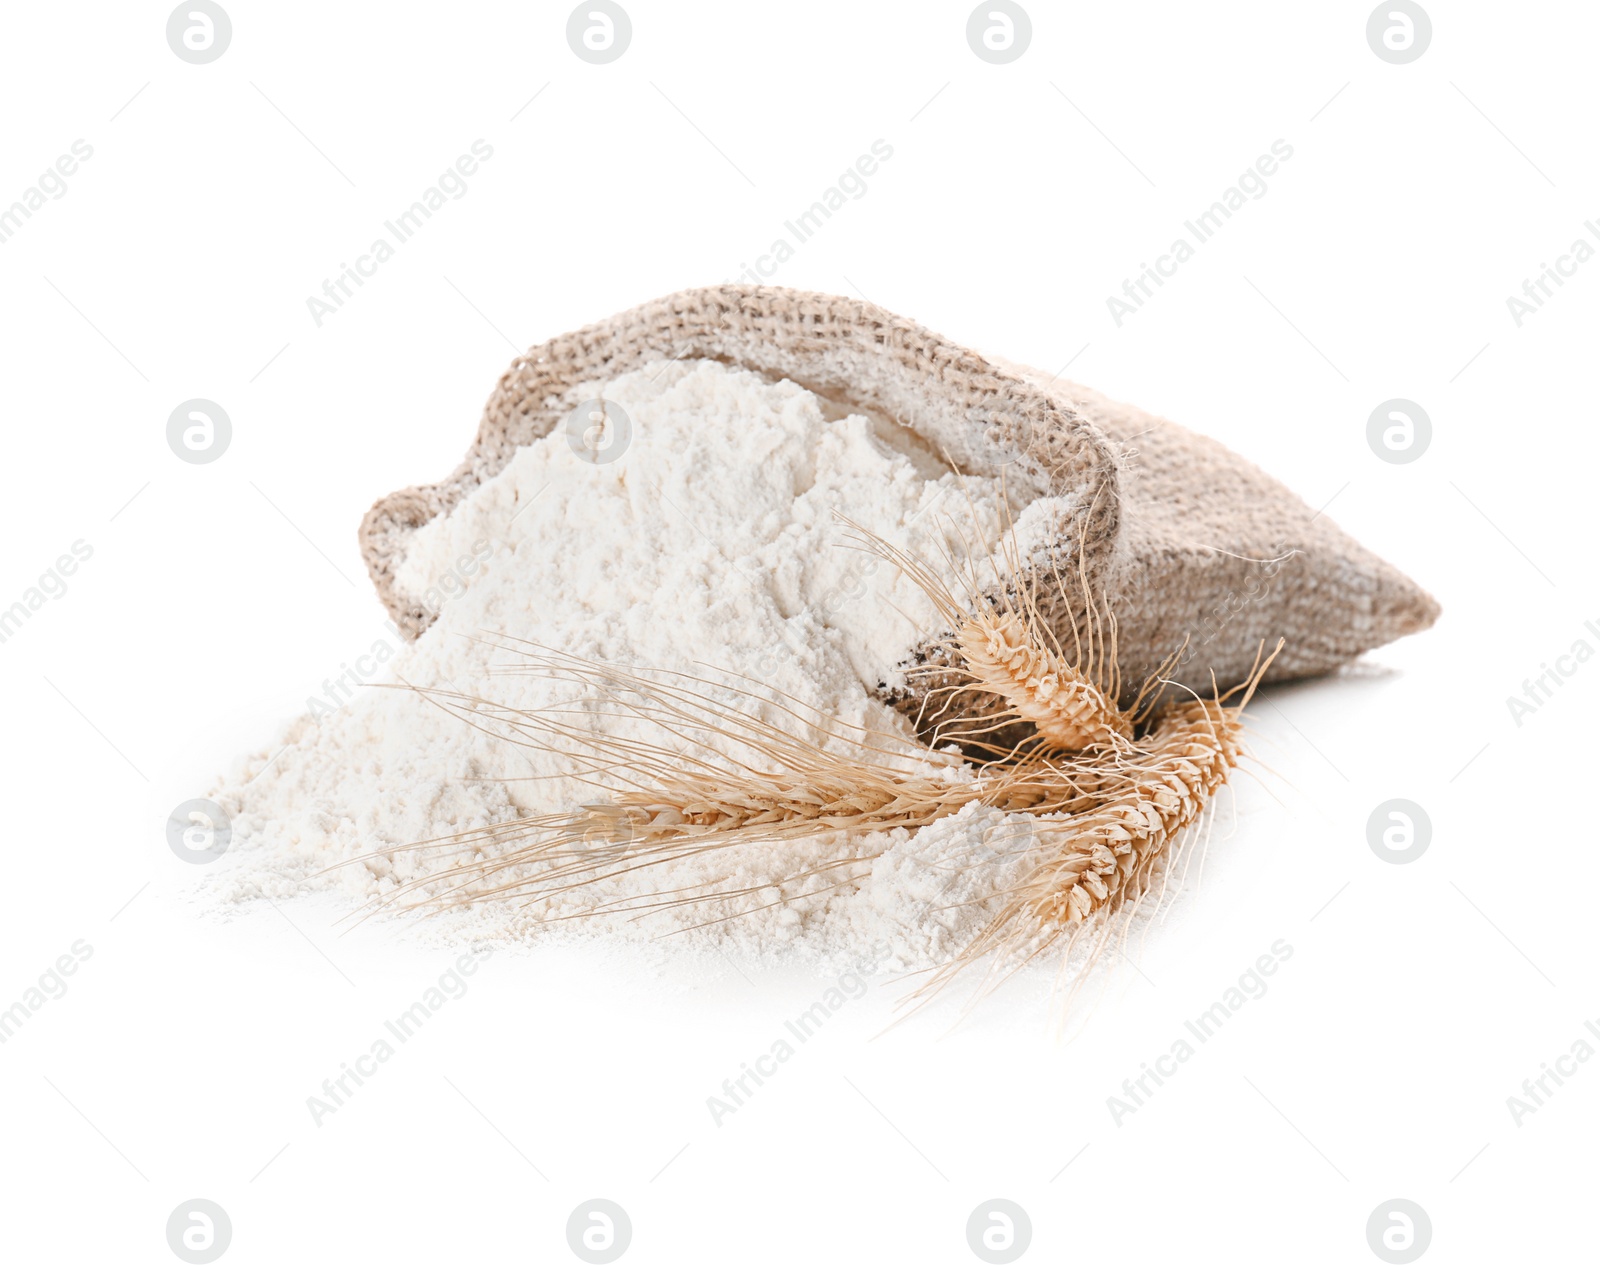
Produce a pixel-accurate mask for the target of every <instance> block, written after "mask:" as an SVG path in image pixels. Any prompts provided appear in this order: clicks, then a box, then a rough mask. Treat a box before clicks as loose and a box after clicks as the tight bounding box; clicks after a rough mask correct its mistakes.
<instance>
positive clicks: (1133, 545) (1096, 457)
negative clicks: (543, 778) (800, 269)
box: [361, 285, 1438, 708]
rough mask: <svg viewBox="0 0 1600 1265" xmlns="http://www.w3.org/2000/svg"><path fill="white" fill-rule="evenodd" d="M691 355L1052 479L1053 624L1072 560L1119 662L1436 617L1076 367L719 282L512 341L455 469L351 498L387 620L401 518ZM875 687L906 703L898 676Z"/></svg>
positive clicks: (1195, 676) (1280, 497)
mask: <svg viewBox="0 0 1600 1265" xmlns="http://www.w3.org/2000/svg"><path fill="white" fill-rule="evenodd" d="M693 358H704V359H709V360H717V361H721V362H724V363H727V364H731V365H736V366H739V367H741V368H747V369H752V370H755V371H757V372H760V373H762V374H765V375H768V376H771V377H786V378H790V379H792V380H793V381H795V382H797V383H799V384H800V385H801V386H804V387H806V388H808V389H810V390H812V391H815V392H817V393H819V394H821V395H824V396H827V397H828V398H830V399H832V400H835V401H837V402H840V403H843V404H846V405H851V406H856V407H863V408H869V409H872V410H875V411H877V412H879V413H881V414H883V415H885V416H887V417H889V418H891V419H893V420H894V421H896V422H898V423H900V424H902V425H905V426H908V427H910V428H911V429H912V430H913V431H915V432H916V433H917V434H919V435H920V436H921V437H922V438H923V439H925V440H926V441H927V442H928V443H929V444H930V445H931V446H932V447H933V448H934V449H935V450H937V451H940V452H943V453H945V454H947V455H948V457H949V458H950V459H951V460H953V461H954V462H955V463H956V464H957V465H958V466H959V467H960V468H961V469H962V470H963V471H965V472H967V473H970V474H980V475H991V476H993V475H1000V474H1004V475H1005V477H1006V479H1007V482H1008V486H1009V487H1012V488H1016V489H1018V490H1019V491H1020V492H1022V493H1023V494H1024V495H1027V494H1031V493H1049V494H1051V495H1054V496H1059V497H1062V498H1064V504H1065V506H1066V511H1067V512H1066V515H1065V516H1064V518H1063V521H1062V528H1061V533H1060V539H1059V540H1058V541H1057V542H1056V545H1055V553H1056V561H1057V562H1058V563H1059V569H1060V570H1061V571H1062V572H1063V573H1065V574H1067V575H1069V576H1071V577H1073V583H1071V584H1069V585H1067V586H1065V588H1064V589H1062V588H1058V587H1057V586H1055V585H1053V583H1051V581H1049V580H1046V581H1045V582H1044V583H1043V584H1042V585H1041V586H1040V587H1041V596H1042V597H1043V599H1044V602H1043V605H1044V606H1045V609H1046V611H1047V613H1048V614H1049V616H1050V618H1051V619H1052V621H1053V622H1054V623H1055V624H1056V626H1057V628H1058V629H1059V630H1060V634H1061V636H1062V637H1063V639H1064V641H1065V643H1066V644H1068V645H1070V644H1072V627H1073V626H1074V624H1076V625H1077V626H1079V627H1080V628H1081V627H1083V626H1084V624H1085V607H1086V605H1087V603H1086V601H1085V598H1084V595H1083V593H1082V591H1081V586H1080V585H1079V584H1078V582H1077V576H1078V575H1079V574H1080V567H1081V574H1083V575H1085V576H1086V577H1087V580H1088V587H1089V599H1090V600H1092V601H1093V602H1095V603H1096V604H1097V605H1103V606H1104V607H1109V609H1111V610H1112V611H1114V612H1115V615H1116V621H1117V647H1118V656H1117V657H1118V662H1119V664H1120V666H1121V670H1122V673H1123V678H1124V681H1125V682H1138V681H1142V680H1143V679H1144V677H1145V676H1146V675H1147V674H1149V673H1150V672H1152V671H1154V670H1155V669H1156V668H1157V667H1158V666H1159V665H1160V664H1161V663H1162V662H1163V661H1164V660H1166V659H1167V658H1168V657H1169V656H1170V655H1173V654H1180V663H1179V666H1178V667H1177V669H1176V671H1174V672H1173V673H1172V676H1173V678H1174V679H1175V680H1177V681H1179V682H1181V683H1182V684H1185V685H1188V686H1190V687H1192V688H1196V689H1209V688H1210V685H1211V682H1212V680H1213V674H1215V679H1216V680H1217V681H1219V682H1221V683H1222V684H1224V685H1227V684H1231V683H1233V682H1236V681H1238V680H1241V679H1243V677H1244V676H1245V675H1246V673H1247V672H1248V671H1249V669H1250V666H1251V664H1252V663H1253V662H1254V661H1255V658H1256V655H1257V653H1258V652H1259V650H1260V647H1261V645H1262V643H1263V642H1265V643H1267V644H1268V645H1269V646H1270V645H1271V644H1273V643H1275V642H1276V641H1277V639H1278V638H1279V637H1282V638H1284V640H1285V642H1286V645H1285V647H1284V650H1283V653H1282V654H1280V655H1279V656H1278V658H1277V659H1276V660H1275V661H1274V663H1273V665H1272V669H1271V672H1270V673H1269V675H1268V679H1269V680H1285V679H1292V678H1297V677H1304V676H1310V675H1314V674H1318V673H1322V672H1326V671H1328V670H1330V669H1332V668H1336V667H1338V666H1340V665H1341V664H1344V663H1347V662H1349V661H1350V660H1351V659H1353V658H1355V657H1356V656H1357V655H1359V654H1361V653H1363V652H1364V651H1366V650H1370V649H1372V648H1373V647H1375V646H1380V645H1383V644H1384V643H1386V642H1389V641H1392V640H1394V639H1395V638H1396V637H1400V636H1403V635H1405V634H1407V633H1412V632H1417V631H1419V630H1420V629H1423V628H1426V627H1427V626H1428V625H1430V624H1431V623H1432V622H1433V621H1434V619H1435V618H1436V617H1437V615H1438V605H1437V604H1436V603H1435V602H1434V601H1433V599H1432V598H1431V597H1429V596H1428V595H1427V593H1425V592H1424V591H1423V590H1422V589H1420V588H1419V587H1418V586H1417V585H1415V584H1414V583H1413V582H1412V581H1410V580H1409V579H1407V578H1406V577H1405V576H1404V575H1402V574H1401V573H1400V572H1399V571H1397V570H1395V569H1394V568H1393V567H1391V566H1389V564H1388V563H1386V562H1384V561H1383V560H1382V559H1380V558H1378V557H1377V556H1375V555H1374V554H1372V553H1370V552H1368V551H1367V550H1366V549H1364V548H1362V547H1361V546H1360V545H1358V544H1357V543H1356V542H1355V541H1353V540H1352V539H1350V537H1348V536H1347V535H1345V534H1344V533H1343V532H1342V531H1340V530H1339V529H1338V528H1337V527H1336V526H1335V525H1334V524H1333V523H1332V521H1330V520H1329V518H1328V517H1327V516H1326V515H1324V514H1319V513H1315V512H1313V511H1312V510H1311V509H1310V508H1309V507H1307V506H1306V504H1305V503H1304V502H1303V501H1301V500H1300V499H1299V498H1298V497H1297V496H1295V495H1294V494H1293V493H1292V492H1290V491H1289V490H1288V489H1287V488H1285V487H1284V486H1283V485H1282V484H1281V483H1279V482H1278V481H1277V480H1275V479H1273V478H1271V477H1270V476H1269V475H1267V474H1265V473H1263V472H1262V471H1261V470H1259V469H1258V468H1257V467H1255V466H1254V465H1252V464H1251V463H1250V462H1248V461H1246V460H1244V459H1243V458H1242V457H1240V456H1238V455H1237V454H1235V453H1233V452H1231V451H1229V450H1228V449H1227V448H1225V447H1224V446H1222V445H1221V444H1218V443H1216V442H1214V441H1212V440H1209V439H1206V438H1204V437H1202V436H1199V435H1195V434H1193V433H1192V432H1190V431H1187V430H1185V429H1184V428H1182V427H1181V426H1178V425H1176V424H1174V423H1172V422H1169V421H1166V420H1164V419H1162V418H1158V417H1154V416H1152V415H1150V414H1148V413H1145V412H1143V411H1141V410H1139V409H1137V408H1134V407H1132V406H1131V405H1126V404H1119V403H1116V402H1114V401H1112V400H1108V399H1106V398H1105V397H1104V396H1101V395H1099V394H1098V393H1096V392H1094V391H1091V390H1089V389H1088V388H1086V387H1080V386H1077V385H1075V384H1073V383H1070V382H1064V381H1061V380H1059V379H1051V378H1049V377H1048V376H1047V375H1045V374H1043V373H1040V372H1038V371H1036V370H1032V369H1027V368H1025V367H1021V366H1013V365H1009V364H1006V363H1005V362H1002V361H998V360H995V359H992V358H985V357H984V356H981V355H979V354H978V353H976V352H973V351H970V350H968V349H966V348H964V347H960V346H958V345H956V344H954V343H952V342H950V341H948V340H947V339H944V338H941V337H940V336H939V335H937V334H935V333H932V332H931V331H929V330H927V329H924V328H923V327H922V326H920V325H918V324H917V323H916V322H914V321H910V320H907V319H905V318H903V317H899V316H895V315H893V314H891V313H889V312H886V311H884V310H883V309H882V308H879V307H876V306H874V305H873V304H870V303H866V302H863V301H860V300H856V299H850V298H844V297H840V296H836V295H827V294H816V293H811V292H807V291H800V290H789V289H784V288H780V287H773V286H736V285H725V286H714V287H708V288H706V289H699V290H686V291H682V292H680V293H678V294H672V295H668V296H667V297H665V298H662V299H657V300H655V301H654V302H651V303H646V304H644V305H643V306H642V307H637V308H634V309H632V310H631V311H627V312H623V313H621V314H620V315H618V316H614V317H612V318H611V319H609V320H606V321H601V322H599V323H598V324H595V325H590V326H588V327H586V328H584V329H581V330H578V331H577V332H575V333H571V334H564V335H562V336H560V337H558V338H554V339H552V340H551V341H549V342H547V343H543V344H541V345H539V346H537V347H534V348H532V349H531V350H529V351H528V352H527V353H525V354H524V355H521V356H518V357H517V358H516V359H515V360H514V361H512V363H511V367H510V368H509V369H507V370H506V372H505V373H504V374H503V375H502V376H501V378H500V381H499V383H498V385H497V386H496V387H495V389H494V392H493V394H492V395H490V397H489V400H488V403H487V405H486V406H485V408H484V414H483V419H482V421H481V423H480V424H479V427H478V434H477V438H476V439H475V440H474V441H473V443H472V446H471V448H470V449H469V450H468V452H467V456H466V459H465V460H464V461H463V462H462V463H461V465H460V466H459V467H458V468H457V469H456V471H455V472H454V473H453V474H452V475H451V476H450V477H449V478H448V479H446V480H444V481H443V482H441V483H434V484H425V485H421V486H417V487H411V488H407V489H404V490H403V491H400V492H395V493H393V494H392V495H390V496H386V497H384V498H383V499H382V500H380V501H379V502H378V503H377V504H376V505H374V506H373V507H372V509H371V510H370V511H368V513H367V516H366V518H365V519H364V520H363V522H362V525H361V549H362V554H363V556H364V558H365V559H366V563H367V570H368V572H369V574H370V575H371V576H372V581H373V583H374V585H376V587H377V590H378V595H379V597H380V598H381V599H382V601H383V603H384V605H385V606H386V607H387V608H388V609H389V611H390V613H391V614H392V615H393V617H394V619H395V621H396V623H397V624H398V626H399V627H400V629H401V630H402V631H403V632H404V634H405V635H406V636H407V637H411V638H414V637H416V636H417V635H418V634H420V633H421V632H422V630H423V629H424V628H426V627H427V625H428V623H429V622H430V616H429V614H428V612H427V611H426V610H424V609H423V608H422V607H420V606H419V605H417V604H416V603H415V602H414V601H412V600H410V599H409V598H408V597H407V596H406V595H405V594H403V593H402V592H401V591H400V590H399V589H398V588H397V586H396V584H395V573H396V569H397V567H398V565H399V562H400V560H401V558H402V557H403V555H404V552H405V548H406V542H407V539H408V537H409V536H410V534H411V533H412V532H413V531H415V530H416V529H417V528H418V527H420V526H421V525H422V524H424V523H426V522H429V521H430V520H432V519H433V518H434V517H436V516H437V515H440V514H445V513H448V512H449V511H450V510H451V509H452V508H453V507H454V506H455V505H457V504H458V503H459V502H460V501H461V500H462V498H464V497H465V496H467V495H468V494H469V493H470V492H471V491H472V490H473V489H474V488H476V487H478V486H479V485H480V484H482V483H483V482H484V481H485V480H487V479H490V478H492V477H493V476H494V475H496V474H497V473H499V471H500V470H502V469H504V467H505V465H506V464H507V462H509V461H510V459H511V456H512V454H513V453H514V452H515V450H516V449H517V448H518V447H519V446H522V445H526V444H530V443H532V442H534V441H535V440H537V439H539V438H541V437H543V436H544V435H546V434H548V433H550V431H551V430H553V429H554V428H555V427H556V426H557V425H558V424H560V423H562V422H563V421H564V420H565V419H566V417H567V414H568V413H569V412H570V410H571V409H572V407H573V401H572V399H571V398H570V397H569V396H568V392H569V391H571V389H572V388H574V387H576V386H578V385H580V384H583V383H592V382H598V381H603V380H604V379H607V378H610V377H614V376H616V375H618V374H622V373H626V372H629V371H631V370H635V369H638V368H640V367H642V366H644V365H646V364H649V363H651V362H655V361H661V360H676V359H693ZM1041 574H1045V573H1044V572H1041ZM510 631H515V630H510ZM926 649H927V647H924V648H922V650H926ZM919 655H920V652H913V653H912V654H911V655H910V656H908V661H909V660H915V659H918V658H919ZM893 701H896V702H897V703H898V704H899V705H901V706H902V707H903V708H904V707H907V704H908V701H909V702H910V703H913V704H914V702H915V700H914V699H910V700H908V698H907V696H906V695H905V694H904V693H903V692H902V693H901V694H899V695H896V696H893Z"/></svg>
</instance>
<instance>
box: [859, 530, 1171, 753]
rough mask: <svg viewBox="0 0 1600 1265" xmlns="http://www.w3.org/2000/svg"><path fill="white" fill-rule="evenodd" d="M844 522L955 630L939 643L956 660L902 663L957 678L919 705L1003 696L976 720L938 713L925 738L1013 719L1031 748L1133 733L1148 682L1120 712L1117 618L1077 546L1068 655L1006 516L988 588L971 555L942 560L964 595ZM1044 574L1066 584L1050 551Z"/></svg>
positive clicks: (976, 735) (987, 730) (1066, 746)
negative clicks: (1099, 599) (1079, 600)
mask: <svg viewBox="0 0 1600 1265" xmlns="http://www.w3.org/2000/svg"><path fill="white" fill-rule="evenodd" d="M1007 516H1008V518H1009V510H1008V511H1007ZM843 521H844V522H845V523H847V524H848V526H849V527H850V528H851V529H852V532H853V534H854V536H855V538H856V540H857V541H858V542H859V543H860V544H861V545H862V546H863V547H864V548H866V549H867V550H868V551H869V552H871V553H874V554H877V555H878V556H879V557H882V558H884V559H885V560H886V561H888V562H890V563H891V564H892V565H893V566H894V567H895V568H896V569H897V570H899V571H900V573H901V574H902V575H904V576H905V577H906V578H907V579H909V580H910V581H911V582H912V583H913V584H915V585H916V586H917V587H918V588H919V589H921V590H922V592H923V595H924V596H925V597H927V599H928V601H929V602H930V603H931V604H932V605H933V607H934V609H935V611H936V612H937V613H938V615H939V617H940V618H941V619H942V620H943V621H944V622H945V624H946V625H947V627H948V628H950V629H953V631H952V632H950V633H949V634H948V635H947V637H946V638H945V641H946V642H947V644H948V646H949V648H950V650H951V651H952V652H953V656H954V657H955V658H956V659H957V660H958V663H956V664H950V665H945V664H939V665H933V666H929V667H925V668H913V669H911V670H910V674H911V675H917V674H929V675H947V674H949V673H951V672H952V671H953V672H954V673H955V674H956V675H957V676H958V677H959V678H960V679H959V681H958V683H957V684H955V685H953V686H943V687H939V688H936V689H934V690H932V691H930V693H929V696H928V699H925V700H924V708H926V707H927V705H928V702H929V700H931V699H933V698H941V699H942V700H943V702H944V704H945V706H946V707H948V706H950V705H951V704H953V703H954V702H955V701H956V698H957V696H959V695H961V694H987V695H992V696H993V697H995V698H997V699H998V700H999V701H1000V703H1001V710H1000V711H998V712H997V713H995V714H992V715H989V716H987V717H985V718H983V719H981V720H980V719H975V718H965V717H963V718H958V719H955V720H949V719H945V720H942V721H941V722H940V723H939V725H938V726H937V727H936V729H935V731H934V734H933V736H932V739H931V743H932V745H934V746H940V745H942V744H943V743H945V742H949V741H954V742H958V743H962V744H963V745H967V746H980V747H981V746H982V745H983V743H982V741H981V740H982V739H984V738H987V737H988V736H989V735H991V734H993V733H995V732H996V731H998V730H1001V729H1003V728H1004V727H1005V726H1006V725H1007V724H1008V723H1010V722H1012V721H1017V720H1021V721H1026V722H1027V723H1028V724H1030V725H1031V726H1033V729H1034V737H1033V740H1032V742H1031V743H1030V744H1029V745H1030V746H1034V747H1042V748H1045V749H1047V750H1051V751H1060V752H1072V751H1082V750H1084V749H1086V748H1090V747H1097V746H1115V745H1117V744H1119V743H1126V742H1127V741H1128V740H1129V739H1130V738H1131V737H1132V736H1133V730H1134V724H1135V723H1136V721H1137V720H1138V719H1139V718H1140V717H1141V715H1142V712H1143V711H1144V709H1145V708H1146V705H1147V702H1148V700H1149V698H1150V693H1149V689H1148V686H1147V687H1146V689H1144V690H1141V691H1140V693H1139V695H1138V696H1137V697H1136V698H1135V699H1134V701H1133V702H1132V704H1131V705H1130V706H1129V707H1127V708H1126V709H1124V708H1123V707H1121V706H1119V705H1118V702H1117V695H1118V693H1119V687H1120V679H1119V677H1118V673H1117V667H1116V620H1115V617H1114V616H1113V615H1112V613H1111V612H1110V610H1109V609H1102V607H1103V603H1096V602H1095V601H1094V599H1093V597H1092V594H1091V592H1090V585H1089V581H1088V576H1087V574H1086V570H1085V568H1084V565H1083V556H1082V553H1081V551H1080V553H1079V567H1078V570H1079V574H1078V582H1079V585H1080V587H1081V589H1082V594H1083V598H1084V605H1085V609H1086V610H1087V611H1088V614H1089V621H1090V623H1089V629H1088V632H1087V635H1086V636H1079V635H1078V633H1077V630H1076V628H1074V638H1075V644H1074V647H1073V654H1072V655H1070V656H1069V655H1067V654H1066V652H1065V650H1064V648H1063V647H1062V646H1061V644H1060V642H1059V641H1058V640H1057V638H1056V637H1055V634H1054V632H1053V631H1051V630H1050V629H1049V625H1048V621H1047V620H1046V619H1045V617H1044V616H1043V614H1042V613H1041V612H1040V610H1039V604H1038V594H1037V585H1038V583H1039V569H1038V568H1036V567H1025V566H1023V565H1022V559H1021V557H1020V552H1019V549H1018V546H1017V542H1016V533H1015V530H1014V529H1013V527H1012V526H1011V525H1010V523H1009V521H1008V523H1007V527H1006V531H1005V532H1004V533H1003V535H1002V537H1001V543H1000V548H999V553H1000V554H1001V555H1002V556H1003V558H1004V560H1005V563H1006V566H1005V568H1004V570H1002V569H1001V567H1000V565H999V563H997V562H996V561H995V559H993V558H990V559H989V560H988V561H989V566H990V569H991V570H992V571H993V573H994V576H993V579H994V584H993V586H992V588H993V590H994V592H992V593H988V594H986V593H985V592H984V591H983V585H982V584H981V583H980V582H979V576H978V574H977V567H976V566H975V565H974V563H973V562H972V560H971V558H970V557H969V558H968V559H966V560H965V565H963V566H957V565H956V564H955V561H954V560H953V559H950V558H948V557H947V558H946V563H947V567H948V568H949V569H950V570H951V571H952V572H954V573H955V574H956V575H958V577H960V580H961V583H962V587H963V588H964V589H965V594H964V597H963V598H958V597H957V596H956V595H955V594H954V593H953V592H951V590H950V588H949V586H948V585H947V584H946V583H945V581H944V580H943V579H942V578H941V577H940V576H939V574H938V573H937V572H935V571H934V570H933V569H932V568H931V567H929V566H928V565H927V564H926V563H924V562H923V561H922V560H921V559H918V558H914V557H912V556H911V555H910V554H908V553H906V551H905V550H903V549H900V548H899V547H898V546H896V545H892V544H890V543H889V542H888V541H886V540H884V539H883V538H882V537H881V536H879V535H877V534H876V533H875V532H872V531H870V530H868V529H867V528H864V527H862V526H861V525H860V524H858V523H855V522H852V521H851V520H849V519H844V520H843ZM1050 574H1051V575H1052V577H1053V578H1054V580H1055V583H1056V585H1057V586H1058V587H1059V588H1062V589H1063V590H1064V589H1065V588H1066V581H1065V580H1064V579H1063V577H1062V576H1061V574H1060V572H1059V570H1058V569H1057V567H1056V563H1055V560H1054V559H1053V558H1052V559H1051V561H1050ZM989 754H992V755H998V756H1000V757H1002V758H1004V757H1007V756H1010V755H1013V754H1016V752H1015V749H997V748H991V749H990V751H989Z"/></svg>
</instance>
